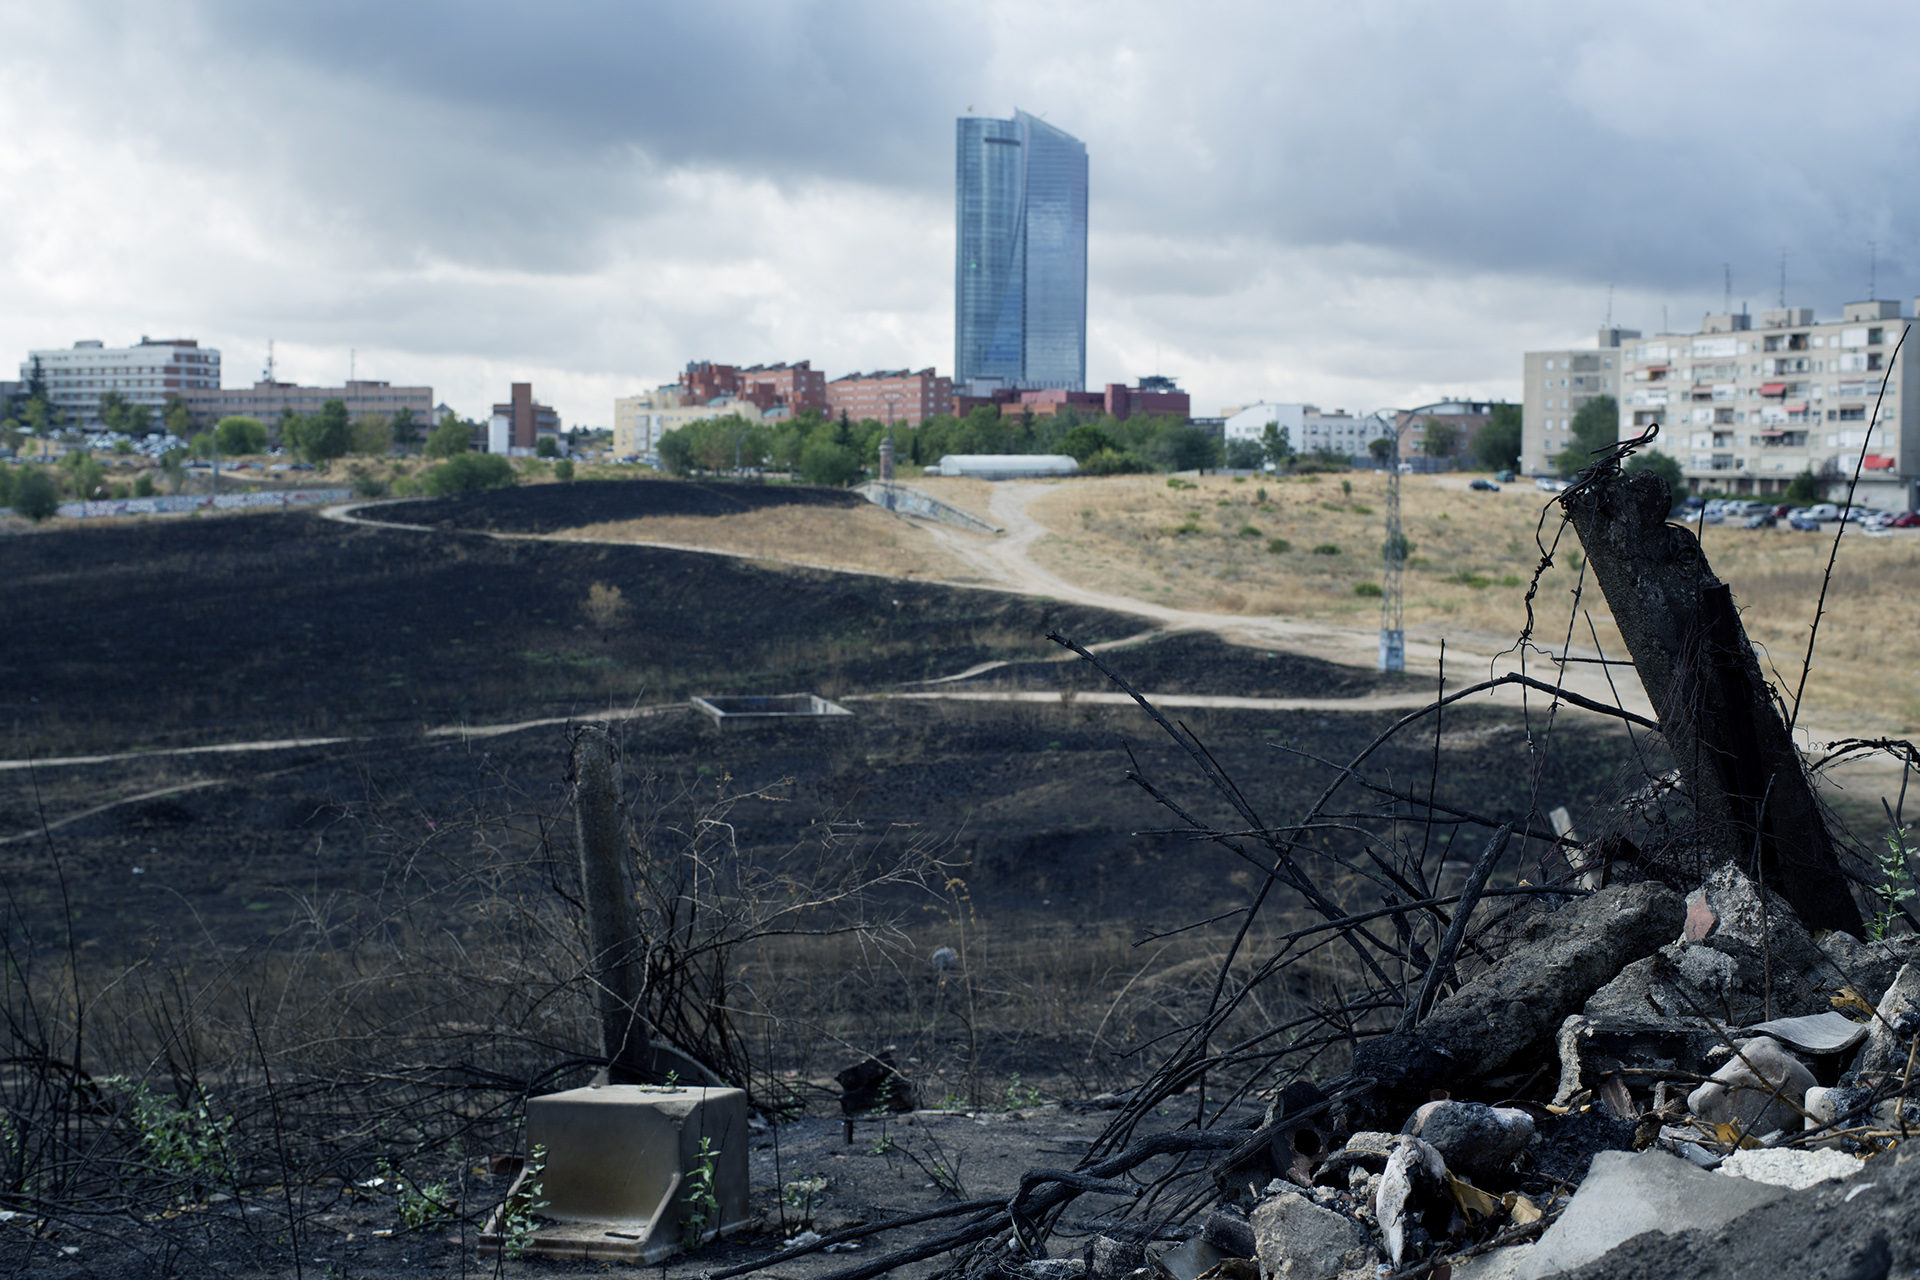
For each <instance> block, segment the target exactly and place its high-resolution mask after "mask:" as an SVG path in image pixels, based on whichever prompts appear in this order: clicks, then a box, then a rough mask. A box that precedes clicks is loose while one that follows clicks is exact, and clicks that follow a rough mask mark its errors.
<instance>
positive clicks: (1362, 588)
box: [1353, 582, 1383, 597]
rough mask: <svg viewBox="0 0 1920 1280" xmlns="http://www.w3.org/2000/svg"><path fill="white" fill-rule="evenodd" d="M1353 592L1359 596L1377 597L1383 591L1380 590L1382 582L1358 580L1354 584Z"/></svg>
mask: <svg viewBox="0 0 1920 1280" xmlns="http://www.w3.org/2000/svg"><path fill="white" fill-rule="evenodd" d="M1353 594H1355V595H1357V596H1375V597H1377V596H1379V595H1381V594H1383V593H1382V592H1381V590H1380V584H1379V583H1377V582H1356V583H1354V584H1353Z"/></svg>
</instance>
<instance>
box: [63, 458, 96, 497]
mask: <svg viewBox="0 0 1920 1280" xmlns="http://www.w3.org/2000/svg"><path fill="white" fill-rule="evenodd" d="M60 469H61V470H62V471H65V472H66V473H67V488H68V490H69V491H70V492H71V493H72V494H73V496H74V497H75V498H77V499H78V500H80V501H81V502H87V501H90V500H92V499H94V498H104V497H106V496H107V469H106V468H105V467H103V466H101V465H100V463H99V461H98V460H97V459H96V458H95V457H94V456H93V454H92V453H90V452H88V451H87V450H85V449H73V450H69V451H68V453H67V455H66V456H65V457H63V458H61V459H60Z"/></svg>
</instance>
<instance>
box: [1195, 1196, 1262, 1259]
mask: <svg viewBox="0 0 1920 1280" xmlns="http://www.w3.org/2000/svg"><path fill="white" fill-rule="evenodd" d="M1200 1238H1201V1239H1203V1240H1205V1241H1206V1242H1207V1243H1208V1244H1210V1245H1212V1246H1213V1247H1214V1248H1216V1249H1218V1250H1219V1251H1220V1252H1221V1253H1224V1254H1226V1255H1227V1256H1228V1257H1231V1258H1251V1257H1252V1256H1253V1253H1254V1246H1253V1223H1251V1222H1250V1221H1248V1220H1247V1215H1246V1214H1244V1213H1241V1212H1240V1211H1239V1210H1238V1209H1234V1208H1231V1207H1227V1206H1222V1207H1220V1208H1218V1209H1215V1210H1214V1211H1213V1212H1212V1213H1209V1214H1208V1215H1207V1220H1206V1223H1205V1224H1204V1225H1203V1226H1202V1227H1201V1228H1200Z"/></svg>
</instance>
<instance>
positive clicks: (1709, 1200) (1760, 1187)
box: [1453, 1151, 1787, 1280]
mask: <svg viewBox="0 0 1920 1280" xmlns="http://www.w3.org/2000/svg"><path fill="white" fill-rule="evenodd" d="M1786 1194H1787V1190H1786V1188H1784V1187H1773V1186H1767V1185H1766V1184H1764V1183H1759V1182H1750V1181H1748V1180H1746V1179H1745V1178H1730V1177H1726V1176H1724V1175H1721V1174H1717V1173H1708V1172H1707V1171H1706V1170H1704V1169H1697V1168H1695V1167H1694V1166H1693V1165H1691V1164H1688V1163H1687V1162H1686V1161H1685V1160H1682V1159H1681V1158H1680V1157H1678V1156H1674V1155H1668V1154H1667V1153H1666V1152H1664V1151H1641V1152H1638V1153H1634V1154H1628V1153H1627V1152H1624V1151H1603V1152H1601V1153H1600V1154H1599V1155H1597V1156H1595V1157H1594V1158H1593V1167H1592V1169H1591V1171H1590V1172H1589V1173H1588V1174H1587V1180H1586V1181H1585V1182H1584V1183H1582V1184H1581V1185H1580V1190H1579V1191H1578V1192H1577V1193H1575V1195H1574V1197H1573V1199H1572V1200H1571V1201H1570V1202H1569V1203H1568V1205H1567V1207H1566V1210H1565V1212H1563V1213H1562V1214H1561V1215H1560V1217H1559V1219H1558V1220H1557V1221H1556V1222H1555V1223H1554V1224H1553V1225H1552V1226H1551V1227H1548V1228H1547V1230H1546V1234H1544V1235H1542V1236H1541V1237H1540V1239H1539V1241H1538V1243H1535V1244H1531V1245H1517V1246H1515V1247H1513V1248H1510V1249H1504V1250H1498V1251H1496V1252H1494V1253H1489V1254H1485V1255H1482V1256H1481V1257H1479V1258H1474V1259H1471V1260H1470V1261H1467V1262H1464V1263H1460V1264H1458V1265H1456V1266H1455V1267H1454V1269H1453V1275H1454V1280H1545V1277H1548V1276H1557V1275H1559V1274H1561V1273H1562V1272H1565V1271H1569V1270H1571V1269H1572V1268H1575V1267H1580V1266H1584V1265H1586V1264H1587V1263H1589V1262H1592V1261H1593V1260H1594V1259H1596V1258H1599V1257H1601V1256H1603V1255H1605V1254H1606V1253H1607V1251H1608V1250H1610V1249H1612V1248H1613V1247H1614V1246H1616V1245H1618V1244H1620V1243H1622V1242H1624V1241H1627V1240H1631V1239H1633V1238H1634V1237H1635V1236H1638V1235H1640V1234H1642V1233H1643V1232H1648V1231H1657V1232H1660V1233H1662V1234H1663V1235H1671V1234H1673V1233H1674V1232H1676V1231H1686V1230H1691V1229H1709V1230H1710V1229H1712V1228H1714V1227H1717V1226H1720V1225H1721V1224H1723V1223H1726V1222H1730V1221H1732V1220H1733V1219H1735V1218H1738V1217H1740V1216H1741V1215H1742V1214H1744V1213H1747V1212H1748V1211H1749V1210H1752V1209H1755V1208H1758V1207H1759V1206H1761V1205H1766V1204H1771V1203H1773V1202H1774V1201H1776V1200H1778V1199H1780V1198H1781V1197H1782V1196H1784V1195H1786ZM1674 1274H1684V1273H1680V1272H1675V1273H1674Z"/></svg>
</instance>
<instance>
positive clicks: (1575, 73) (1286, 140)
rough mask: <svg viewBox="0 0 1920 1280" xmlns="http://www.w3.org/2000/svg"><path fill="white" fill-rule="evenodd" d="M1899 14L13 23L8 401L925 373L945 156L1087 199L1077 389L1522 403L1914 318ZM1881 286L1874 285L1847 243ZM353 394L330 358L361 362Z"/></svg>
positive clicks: (1096, 6) (3, 335)
mask: <svg viewBox="0 0 1920 1280" xmlns="http://www.w3.org/2000/svg"><path fill="white" fill-rule="evenodd" d="M1916 44H1920V7H1914V6H1911V5H1907V4H1897V3H1880V4H1876V3H1868V4H1861V5H1855V6H1851V7H1849V8H1847V9H1845V10H1844V12H1842V11H1839V10H1828V9H1822V8H1821V7H1819V6H1812V5H1807V4H1805V3H1793V4H1788V3H1783V2H1782V3H1775V2H1772V0H1738V2H1729V3H1695V4H1687V3H1681V2H1678V0H1663V2H1660V3H1639V2H1636V0H1610V3H1607V4H1604V5H1573V4H1563V3H1541V2H1538V0H1519V2H1515V3H1493V2H1486V3H1482V2H1478V0H1448V2H1447V3H1438V2H1427V0H1401V2H1398V3H1384V2H1377V0H1343V2H1342V3H1315V4H1305V3H1285V2H1277V0H1264V2H1262V0H1245V2H1228V3H1218V4H1208V3H1183V4H1170V3H1166V2H1165V0H1149V2H1144V3H1135V2H1133V0H1100V2H1099V3H1090V4H1084V5H1082V4H1067V3H1054V4H1049V3H1045V2H1044V0H967V2H966V3H956V4H942V3H931V2H928V3H914V2H911V0H906V2H903V0H786V2H784V3H778V2H769V3H747V2H740V0H702V2H701V3H698V4H687V3H684V2H680V3H673V4H662V3H650V2H648V0H541V2H540V3H507V2H505V0H304V2H302V3H274V2H271V0H141V2H139V3H133V2H127V3H118V2H115V0H62V3H58V4H48V3H45V2H44V0H0V140H3V141H0V194H3V195H4V200H5V204H4V207H0V362H4V363H3V364H0V367H9V368H10V367H11V365H12V364H13V363H14V362H15V361H17V360H19V359H22V358H24V356H25V353H26V351H27V350H28V349H29V348H33V347H44V346H65V345H67V344H69V343H71V342H72V341H73V340H74V339H77V338H99V339H102V340H104V341H105V342H107V343H108V344H109V345H119V344H123V343H126V342H130V341H134V340H137V339H138V338H139V337H140V335H142V334H151V335H153V336H156V337H159V336H175V335H187V336H196V337H198V338H199V339H200V340H201V341H202V342H203V343H207V344H209V345H213V346H217V347H219V348H220V349H221V350H222V351H223V353H224V363H225V372H226V382H227V384H228V385H230V386H232V385H244V384H245V383H247V382H250V381H251V380H252V379H253V378H254V377H255V376H256V375H257V373H258V372H259V370H260V368H261V366H262V365H263V363H264V360H265V356H266V347H267V341H268V339H269V338H271V339H273V340H274V341H275V344H276V353H277V357H278V362H279V371H280V376H282V377H283V378H291V379H294V380H297V381H300V382H307V383H338V382H339V381H341V380H342V379H343V378H344V377H345V376H346V374H347V371H348V365H349V360H350V359H351V360H352V361H353V365H354V367H355V369H356V370H357V371H358V373H359V375H360V376H362V377H372V378H385V379H388V380H391V381H396V382H429V383H431V384H432V385H433V387H434V388H435V392H436V394H437V395H438V396H439V398H441V399H443V400H446V401H448V402H450V403H451V404H453V405H454V406H455V407H456V408H458V409H460V410H461V411H463V412H465V413H469V414H478V413H481V412H483V411H484V410H485V408H486V406H487V405H488V404H489V403H491V402H492V401H493V400H495V399H497V398H503V397H504V395H505V393H506V385H507V383H508V382H510V381H513V380H523V379H531V380H532V381H533V382H534V385H535V390H536V392H537V393H538V394H539V395H540V396H541V398H542V399H545V400H549V401H550V402H552V403H554V404H555V405H556V406H557V407H558V408H559V409H560V411H561V414H562V416H563V417H564V418H565V419H566V421H567V422H568V423H569V424H576V423H578V424H587V425H607V424H609V423H610V421H611V417H612V407H611V402H612V399H613V397H615V396H617V395H624V394H629V393H631V392H634V391H637V390H642V389H644V388H646V387H648V386H652V385H655V384H658V383H660V382H663V381H670V380H671V379H672V377H673V376H674V373H675V371H676V370H677V369H678V368H679V367H680V366H681V365H683V364H684V363H685V362H686V361H688V360H690V359H700V358H710V359H715V360H723V361H731V362H752V361H761V360H777V359H801V358H810V359H812V360H813V362H814V365H815V367H816V368H823V369H825V370H826V371H827V373H828V376H829V377H832V376H837V375H839V374H841V373H845V372H848V371H849V370H853V369H866V368H875V367H882V366H900V365H912V366H916V367H917V366H922V365H927V364H932V365H937V366H938V367H939V368H940V369H941V370H942V371H949V370H950V369H951V366H952V362H953V298H952V291H953V135H954V127H953V120H954V117H955V116H957V115H960V114H963V113H965V112H966V111H968V110H970V109H971V110H972V111H975V112H977V113H981V114H991V115H1002V116H1004V115H1010V114H1011V113H1012V111H1013V109H1014V108H1015V107H1016V106H1018V107H1021V108H1024V109H1026V110H1028V111H1031V112H1033V113H1035V114H1037V115H1044V116H1045V117H1046V118H1047V119H1048V120H1049V121H1051V122H1053V123H1054V124H1057V125H1059V126H1060V127H1062V128H1064V129H1066V130H1067V131H1069V132H1070V133H1073V134H1075V135H1077V136H1078V137H1080V138H1081V139H1083V140H1084V141H1085V142H1086V144H1087V149H1088V152H1089V155H1090V168H1091V185H1092V197H1091V210H1092V211H1091V222H1092V234H1091V242H1090V249H1089V259H1090V261H1089V274H1090V298H1089V303H1088V312H1089V314H1088V328H1089V337H1088V353H1087V371H1088V377H1089V380H1090V382H1092V383H1094V384H1098V383H1102V382H1106V381H1115V380H1128V381H1131V380H1132V379H1133V378H1135V377H1137V376H1138V375H1140V374H1144V373H1152V372H1155V371H1159V372H1164V373H1168V374H1172V375H1175V376H1177V377H1179V378H1180V379H1181V380H1182V382H1183V383H1184V385H1186V386H1187V387H1188V389H1189V390H1191V391H1192V392H1193V393H1194V397H1195V409H1196V412H1213V411H1215V410H1217V409H1218V408H1219V407H1220V406H1222V405H1228V404H1237V403H1244V402H1247V401H1251V400H1255V399H1261V398H1268V399H1279V400H1310V401H1314V402H1317V403H1320V404H1322V405H1325V406H1328V407H1333V406H1344V407H1346V408H1350V409H1355V410H1363V409H1371V408H1377V407H1382V406H1387V405H1409V404H1417V403H1422V402H1425V401H1429V400H1433V399H1437V398H1440V397H1442V396H1446V395H1456V394H1470V395H1493V396H1500V395H1505V396H1515V397H1517V395H1518V393H1519V376H1520V367H1521V352H1522V351H1524V350H1526V349H1529V348H1539V347H1550V346H1556V345H1570V344H1574V343H1578V342H1584V341H1590V340H1591V335H1592V331H1593V330H1594V329H1595V328H1596V327H1597V326H1598V325H1599V324H1600V323H1601V321H1602V320H1603V319H1604V318H1605V316H1606V314H1607V309H1608V305H1609V303H1608V299H1609V290H1610V289H1611V297H1612V303H1611V305H1612V315H1613V318H1614V320H1615V321H1616V322H1617V323H1621V324H1626V325H1629V326H1634V327H1638V328H1641V329H1644V330H1648V331H1654V330H1658V329H1660V328H1661V327H1662V324H1663V316H1664V317H1665V318H1666V319H1665V322H1666V323H1667V324H1669V325H1670V326H1671V327H1672V328H1674V329H1683V328H1691V327H1697V323H1698V320H1699V318H1700V316H1701V315H1702V314H1703V313H1705V312H1707V311H1718V310H1720V308H1721V303H1722V297H1723V274H1722V273H1723V264H1724V268H1725V269H1730V271H1731V274H1732V290H1733V294H1732V296H1733V303H1734V306H1735V307H1736V309H1737V308H1738V307H1739V306H1740V305H1741V304H1742V303H1743V302H1744V303H1749V304H1751V306H1752V307H1753V308H1754V309H1755V310H1758V309H1760V308H1762V307H1770V306H1773V305H1775V302H1776V299H1777V297H1778V294H1779V291H1780V271H1781V260H1782V254H1783V252H1784V254H1785V265H1786V291H1787V296H1788V301H1789V302H1790V303H1791V304H1792V305H1796V306H1811V307H1813V308H1814V309H1815V310H1816V312H1818V313H1819V314H1820V315H1822V316H1828V315H1833V314H1836V313H1837V312H1838V309H1839V307H1840V305H1841V304H1842V303H1844V302H1846V301H1849V300H1852V299H1856V298H1860V297H1864V296H1865V295H1866V293H1867V289H1868V281H1869V271H1870V265H1869V263H1870V255H1872V256H1873V257H1875V258H1877V271H1876V273H1875V281H1876V286H1877V287H1876V293H1877V295H1878V296H1879V297H1882V298H1889V297H1892V298H1902V299H1904V300H1905V302H1906V303H1907V306H1908V308H1909V310H1910V309H1911V306H1912V302H1913V293H1914V291H1915V290H1916V289H1920V273H1916V271H1915V262H1914V258H1915V244H1914V238H1913V234H1912V230H1911V224H1910V218H1909V217H1908V216H1905V215H1910V214H1911V213H1912V211H1913V210H1914V209H1915V208H1916V206H1917V205H1920V200H1916V196H1920V190H1917V189H1916V188H1920V162H1917V161H1920V157H1916V155H1915V152H1916V149H1920V128H1916V125H1917V124H1920V122H1917V121H1916V119H1915V117H1916V114H1917V113H1920V76H1917V75H1916V74H1915V71H1914V66H1913V62H1912V59H1911V57H1910V54H1909V51H1910V50H1911V49H1913V48H1914V47H1916ZM1870 246H1872V247H1871V248H1870ZM350 353H351V354H350Z"/></svg>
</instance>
